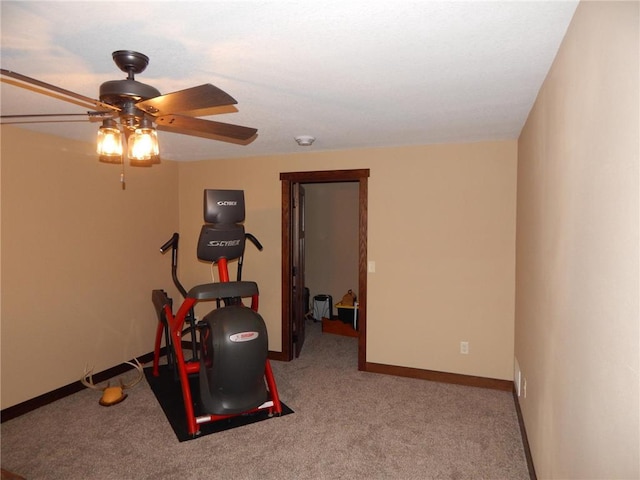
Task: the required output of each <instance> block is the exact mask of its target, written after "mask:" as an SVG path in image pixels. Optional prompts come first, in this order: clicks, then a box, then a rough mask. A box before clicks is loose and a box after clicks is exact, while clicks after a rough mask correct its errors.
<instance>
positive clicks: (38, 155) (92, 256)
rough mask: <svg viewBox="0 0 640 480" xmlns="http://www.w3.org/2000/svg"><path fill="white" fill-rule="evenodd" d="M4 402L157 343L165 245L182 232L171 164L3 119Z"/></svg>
mask: <svg viewBox="0 0 640 480" xmlns="http://www.w3.org/2000/svg"><path fill="white" fill-rule="evenodd" d="M1 134H2V152H1V153H2V156H1V158H2V166H1V167H2V168H1V172H2V177H1V178H2V192H1V200H2V249H1V258H2V267H1V276H2V296H1V302H2V303H1V305H2V309H1V321H2V338H1V342H2V346H1V350H2V353H1V366H2V408H3V409H4V408H7V407H10V406H13V405H15V404H17V403H20V402H23V401H26V400H28V399H31V398H33V397H36V396H38V395H40V394H43V393H46V392H49V391H51V390H54V389H56V388H59V387H61V386H64V385H67V384H69V383H72V382H75V381H77V380H78V379H79V378H80V376H81V375H82V373H83V371H84V367H85V364H87V365H89V366H94V367H95V370H96V371H101V370H104V369H106V368H109V367H112V366H114V365H118V364H120V363H121V362H123V361H126V360H129V359H131V358H133V357H135V356H138V355H142V354H145V353H148V352H150V351H152V350H153V340H154V331H155V324H156V321H157V320H156V316H155V312H154V310H153V306H152V303H151V290H152V289H154V288H164V289H165V290H167V291H169V292H170V294H171V293H172V292H173V289H172V288H171V276H170V264H171V259H170V258H169V256H164V257H163V256H162V255H160V254H159V252H158V249H159V247H160V245H162V244H163V243H164V241H165V240H167V239H168V238H169V237H170V236H171V234H172V233H173V232H174V231H176V230H177V227H178V190H177V187H178V181H177V176H178V169H177V165H176V164H175V163H172V162H163V163H162V164H161V165H156V166H153V167H152V168H140V167H139V168H129V167H127V170H126V178H127V188H126V190H124V191H123V190H122V189H121V187H120V182H119V178H120V167H119V166H117V165H108V164H101V163H99V162H98V161H97V159H96V156H95V153H94V151H93V149H94V147H93V145H91V144H88V143H86V144H85V143H79V142H71V141H68V140H64V139H60V138H56V137H52V136H48V135H42V134H35V133H29V132H27V131H25V130H22V129H18V128H15V127H11V126H7V125H3V126H2V127H1Z"/></svg>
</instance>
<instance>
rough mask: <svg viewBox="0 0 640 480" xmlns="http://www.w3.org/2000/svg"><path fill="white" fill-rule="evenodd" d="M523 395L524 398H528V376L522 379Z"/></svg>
mask: <svg viewBox="0 0 640 480" xmlns="http://www.w3.org/2000/svg"><path fill="white" fill-rule="evenodd" d="M522 396H523V397H524V398H527V379H526V378H523V379H522Z"/></svg>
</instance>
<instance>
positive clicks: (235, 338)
mask: <svg viewBox="0 0 640 480" xmlns="http://www.w3.org/2000/svg"><path fill="white" fill-rule="evenodd" d="M259 335H260V334H259V333H258V332H241V333H235V334H233V335H231V336H230V337H229V340H231V341H232V342H236V343H240V342H248V341H250V340H255V339H256V338H258V336H259Z"/></svg>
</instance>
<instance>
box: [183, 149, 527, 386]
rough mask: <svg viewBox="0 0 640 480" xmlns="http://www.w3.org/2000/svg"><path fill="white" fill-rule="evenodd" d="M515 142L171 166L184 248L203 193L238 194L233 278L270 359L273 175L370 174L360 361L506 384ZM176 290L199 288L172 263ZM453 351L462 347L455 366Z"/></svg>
mask: <svg viewBox="0 0 640 480" xmlns="http://www.w3.org/2000/svg"><path fill="white" fill-rule="evenodd" d="M516 150H517V146H516V142H515V141H505V142H487V143H476V144H464V145H433V146H422V147H405V148H379V149H366V150H351V151H340V152H318V153H305V154H299V155H286V156H272V157H256V158H247V159H231V160H220V161H204V162H190V163H185V164H181V165H180V231H181V235H182V236H183V238H184V244H183V245H185V246H187V245H191V246H192V247H186V248H195V247H193V246H194V245H195V242H196V241H197V236H198V233H199V229H200V226H201V225H202V191H203V190H204V189H205V188H238V189H243V190H245V197H246V198H245V200H246V207H247V218H246V222H245V225H246V228H247V231H250V232H251V233H253V234H254V235H256V236H257V237H258V238H259V239H260V241H261V242H262V243H263V245H264V247H265V248H264V251H262V252H257V251H255V249H248V252H247V255H246V261H245V268H244V270H243V278H245V279H252V280H255V281H257V282H258V285H260V293H261V295H260V311H261V313H262V315H263V317H264V318H265V321H266V323H267V325H268V329H269V335H270V338H269V346H270V348H271V349H272V350H276V351H280V350H281V338H280V322H281V304H280V302H281V288H280V285H281V270H280V265H281V239H280V238H281V225H280V223H281V184H280V177H279V176H280V173H281V172H293V171H314V170H338V169H351V168H369V169H370V171H371V176H370V178H369V235H368V237H369V251H368V256H369V260H373V261H375V262H376V273H370V274H369V277H368V287H369V291H368V294H369V297H368V327H367V328H368V330H367V332H368V337H367V348H368V352H367V361H369V362H377V363H384V364H389V365H399V366H407V367H414V368H422V369H431V370H439V371H446V372H452V373H461V374H469V375H478V376H483V377H490V378H498V379H508V380H511V379H512V378H513V368H512V364H513V311H514V279H515V197H516V184H515V181H516ZM182 258H183V259H184V261H182V263H181V275H182V278H184V279H185V284H187V285H195V284H197V283H203V282H207V281H210V279H211V274H210V269H209V268H208V266H206V265H204V264H202V263H199V262H198V261H197V260H195V257H190V258H189V257H187V255H186V254H185V255H183V257H182ZM460 341H468V342H469V343H470V351H471V353H470V354H469V355H460V353H459V350H460V346H459V345H460Z"/></svg>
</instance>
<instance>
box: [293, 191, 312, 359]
mask: <svg viewBox="0 0 640 480" xmlns="http://www.w3.org/2000/svg"><path fill="white" fill-rule="evenodd" d="M291 193H292V197H291V207H292V211H293V213H292V220H293V222H292V223H293V225H292V229H291V230H292V232H291V233H292V235H291V252H292V254H293V255H292V257H293V258H292V261H293V262H292V263H293V269H292V272H291V275H292V282H291V283H292V288H293V291H292V294H291V299H292V308H291V325H292V331H293V344H294V352H295V356H296V358H297V357H299V356H300V352H301V351H302V345H304V337H305V330H304V327H305V324H304V322H305V318H306V314H307V307H308V305H306V301H305V298H306V296H305V283H304V268H305V265H304V263H305V262H304V188H303V187H302V185H300V184H299V183H295V184H294V185H293V189H292V192H291Z"/></svg>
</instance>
